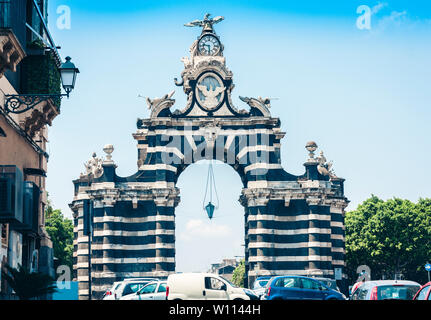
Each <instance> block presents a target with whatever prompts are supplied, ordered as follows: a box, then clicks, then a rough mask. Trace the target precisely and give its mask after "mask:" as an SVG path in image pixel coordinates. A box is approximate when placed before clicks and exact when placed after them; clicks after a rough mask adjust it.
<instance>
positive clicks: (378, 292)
mask: <svg viewBox="0 0 431 320" xmlns="http://www.w3.org/2000/svg"><path fill="white" fill-rule="evenodd" d="M420 287H421V286H420V284H419V283H417V282H414V281H406V280H377V281H366V282H364V283H363V284H362V285H361V286H359V287H358V289H356V291H355V292H354V293H353V294H352V296H351V297H350V300H412V299H413V297H414V296H415V294H416V292H418V290H419V289H420Z"/></svg>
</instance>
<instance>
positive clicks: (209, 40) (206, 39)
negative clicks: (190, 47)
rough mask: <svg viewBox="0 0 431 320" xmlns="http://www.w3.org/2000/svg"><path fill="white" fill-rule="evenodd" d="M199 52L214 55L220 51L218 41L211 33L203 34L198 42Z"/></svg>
mask: <svg viewBox="0 0 431 320" xmlns="http://www.w3.org/2000/svg"><path fill="white" fill-rule="evenodd" d="M198 48H199V53H200V54H202V55H205V56H215V55H216V54H217V53H218V52H219V51H220V42H219V41H218V39H217V38H216V37H214V36H212V35H206V36H203V37H202V38H201V39H200V40H199V43H198Z"/></svg>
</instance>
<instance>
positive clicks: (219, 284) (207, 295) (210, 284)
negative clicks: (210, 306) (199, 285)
mask: <svg viewBox="0 0 431 320" xmlns="http://www.w3.org/2000/svg"><path fill="white" fill-rule="evenodd" d="M203 294H204V299H205V300H227V299H228V296H227V291H226V284H225V283H224V282H223V281H221V280H220V279H217V278H215V277H205V290H204V292H203Z"/></svg>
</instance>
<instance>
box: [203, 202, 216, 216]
mask: <svg viewBox="0 0 431 320" xmlns="http://www.w3.org/2000/svg"><path fill="white" fill-rule="evenodd" d="M214 209H215V206H214V205H213V204H212V203H211V202H210V203H208V204H207V205H206V207H205V210H206V211H207V215H208V218H210V219H212V218H213V215H214Z"/></svg>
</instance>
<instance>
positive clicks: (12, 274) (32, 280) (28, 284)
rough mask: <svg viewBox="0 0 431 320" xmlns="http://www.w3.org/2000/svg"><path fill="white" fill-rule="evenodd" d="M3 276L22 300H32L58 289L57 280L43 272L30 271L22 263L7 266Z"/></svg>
mask: <svg viewBox="0 0 431 320" xmlns="http://www.w3.org/2000/svg"><path fill="white" fill-rule="evenodd" d="M5 268H6V270H7V272H5V271H3V270H2V276H3V277H4V279H5V280H6V281H7V283H8V285H9V286H10V287H11V288H12V289H13V291H15V293H16V295H17V296H18V297H19V298H20V299H21V300H30V299H32V298H37V297H40V296H43V295H46V294H50V293H54V292H55V291H56V284H55V280H54V279H53V278H51V277H50V276H49V275H47V274H45V273H42V272H29V270H27V269H26V268H24V267H23V266H22V265H18V268H12V267H10V266H8V265H6V266H5Z"/></svg>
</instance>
